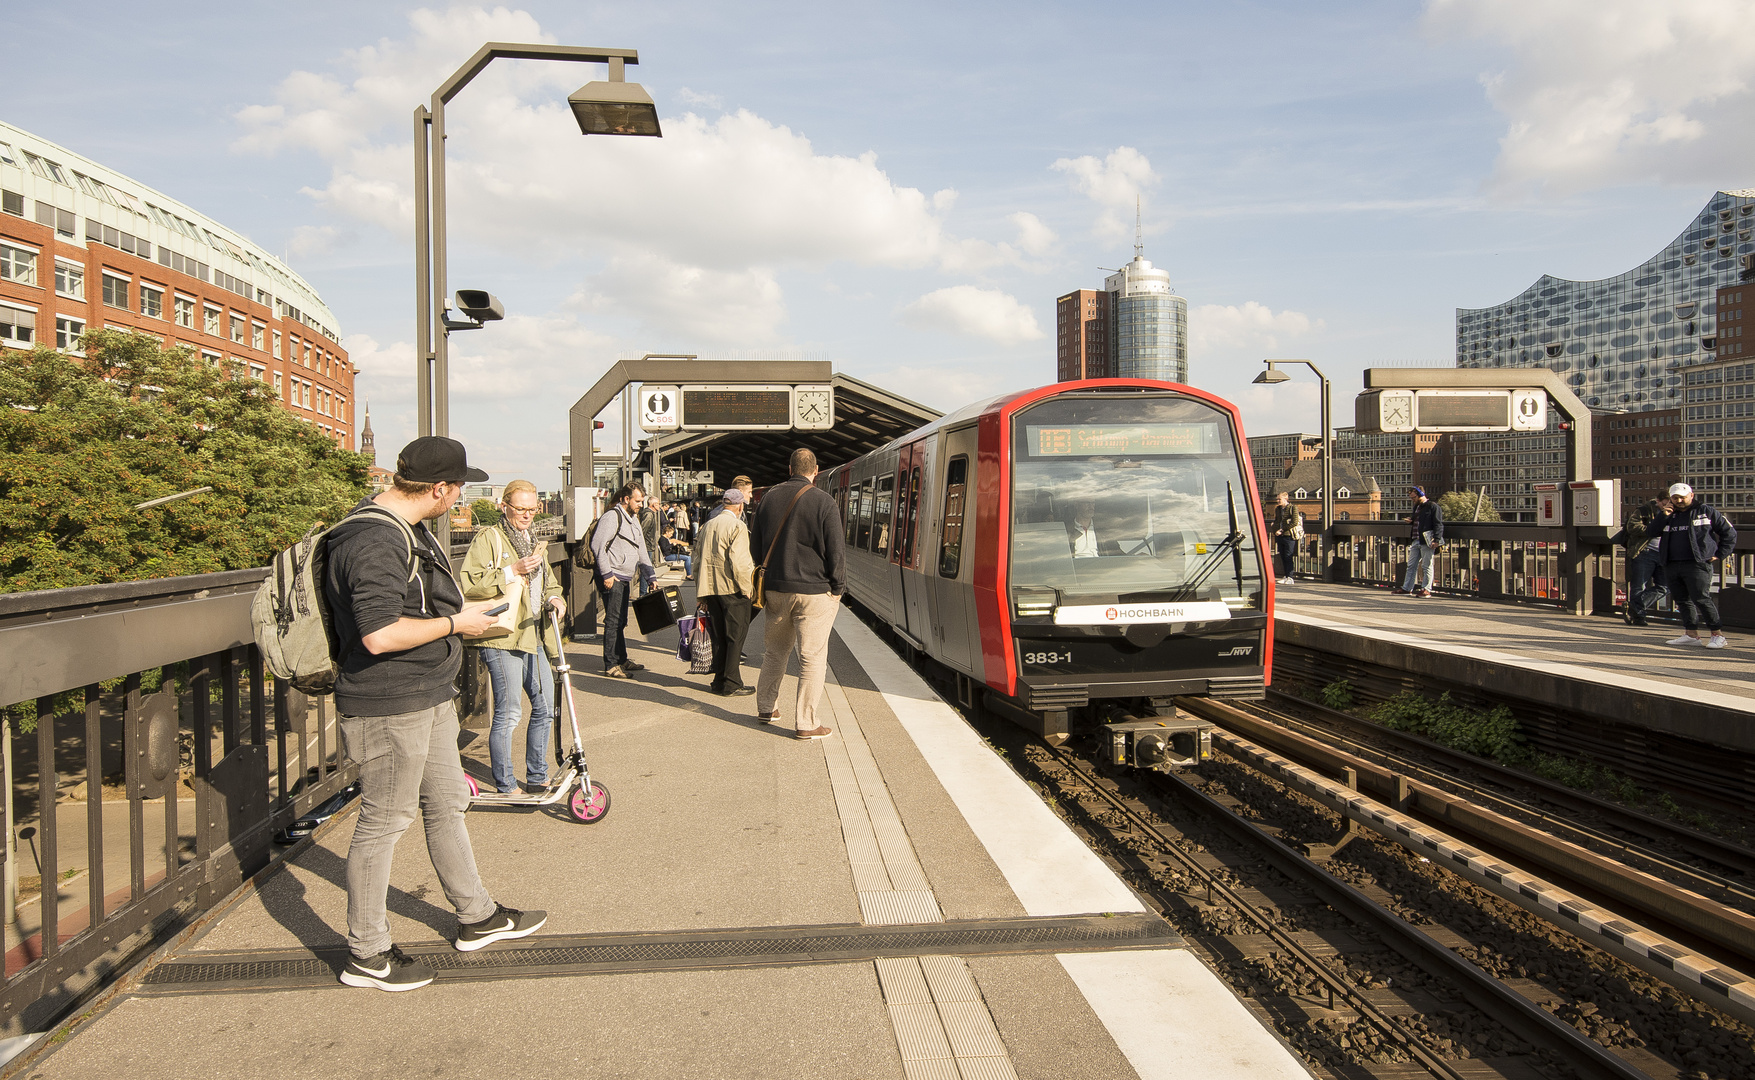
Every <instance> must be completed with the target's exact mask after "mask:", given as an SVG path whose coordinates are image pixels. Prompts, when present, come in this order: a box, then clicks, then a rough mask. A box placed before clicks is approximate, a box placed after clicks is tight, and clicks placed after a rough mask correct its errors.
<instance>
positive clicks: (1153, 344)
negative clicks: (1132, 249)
mask: <svg viewBox="0 0 1755 1080" xmlns="http://www.w3.org/2000/svg"><path fill="white" fill-rule="evenodd" d="M1103 289H1104V291H1105V292H1108V293H1111V294H1112V295H1113V297H1114V300H1113V303H1112V304H1111V305H1110V311H1111V312H1112V313H1113V314H1112V315H1111V325H1112V326H1113V327H1114V330H1113V332H1112V333H1111V335H1110V340H1111V341H1112V342H1113V343H1114V344H1113V345H1112V346H1111V347H1112V348H1113V350H1114V352H1113V354H1112V355H1113V356H1114V358H1115V359H1114V363H1113V364H1112V365H1111V368H1110V373H1111V374H1112V375H1113V376H1114V377H1116V378H1120V379H1159V380H1162V381H1164V382H1174V383H1186V382H1187V381H1188V301H1186V300H1184V299H1183V298H1182V297H1180V296H1177V295H1176V294H1175V293H1173V292H1171V291H1170V274H1169V273H1168V272H1167V271H1164V270H1160V269H1158V268H1157V267H1155V266H1153V265H1152V264H1151V262H1150V261H1149V260H1147V259H1146V258H1145V257H1144V256H1142V255H1135V256H1134V257H1133V260H1132V261H1131V262H1129V263H1128V264H1127V265H1126V266H1124V267H1122V268H1121V269H1120V270H1118V271H1116V272H1115V273H1113V274H1111V275H1109V277H1108V278H1106V279H1105V280H1104V282H1103Z"/></svg>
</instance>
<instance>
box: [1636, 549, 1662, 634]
mask: <svg viewBox="0 0 1755 1080" xmlns="http://www.w3.org/2000/svg"><path fill="white" fill-rule="evenodd" d="M1661 570H1662V564H1661V563H1659V562H1658V557H1657V552H1655V551H1648V552H1645V553H1643V554H1640V555H1635V556H1634V557H1633V559H1632V560H1631V561H1629V562H1628V564H1627V618H1628V619H1629V620H1631V621H1632V622H1636V623H1637V622H1644V621H1645V613H1646V612H1647V611H1649V610H1651V606H1652V605H1653V604H1655V603H1657V600H1658V597H1659V596H1662V595H1663V587H1662V586H1661V585H1656V584H1654V583H1653V581H1652V579H1653V578H1656V577H1658V576H1659V574H1660V572H1661Z"/></svg>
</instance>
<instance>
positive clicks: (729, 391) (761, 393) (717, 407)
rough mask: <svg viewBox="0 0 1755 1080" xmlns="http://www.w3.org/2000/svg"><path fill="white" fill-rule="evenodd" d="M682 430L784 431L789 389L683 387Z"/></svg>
mask: <svg viewBox="0 0 1755 1080" xmlns="http://www.w3.org/2000/svg"><path fill="white" fill-rule="evenodd" d="M682 426H683V428H685V429H688V430H698V429H712V430H725V429H732V430H736V429H739V428H744V429H750V430H762V429H775V430H782V431H783V430H786V429H788V428H790V427H792V388H791V387H787V386H781V387H773V386H751V387H735V386H685V387H683V388H682Z"/></svg>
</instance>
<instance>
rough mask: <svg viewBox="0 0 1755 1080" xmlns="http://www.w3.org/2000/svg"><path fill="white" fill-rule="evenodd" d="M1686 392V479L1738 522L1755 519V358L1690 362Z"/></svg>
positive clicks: (1753, 523) (1685, 383) (1684, 393)
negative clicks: (1693, 363) (1702, 362)
mask: <svg viewBox="0 0 1755 1080" xmlns="http://www.w3.org/2000/svg"><path fill="white" fill-rule="evenodd" d="M1751 299H1752V300H1755V297H1752V298H1751ZM1682 393H1683V399H1682V400H1683V404H1682V479H1684V480H1685V481H1686V482H1687V483H1688V484H1689V486H1691V487H1692V488H1694V490H1695V491H1697V492H1699V493H1700V496H1701V498H1703V499H1705V500H1706V501H1707V502H1708V503H1711V504H1712V505H1713V506H1716V507H1718V508H1719V509H1720V510H1721V511H1723V512H1724V514H1725V516H1726V517H1728V518H1730V519H1731V520H1732V521H1733V522H1735V523H1736V524H1738V525H1740V526H1741V525H1755V359H1752V358H1748V357H1738V358H1736V359H1733V360H1720V361H1718V362H1716V363H1711V364H1697V365H1695V366H1694V367H1691V368H1688V369H1686V370H1685V371H1684V372H1683V383H1682Z"/></svg>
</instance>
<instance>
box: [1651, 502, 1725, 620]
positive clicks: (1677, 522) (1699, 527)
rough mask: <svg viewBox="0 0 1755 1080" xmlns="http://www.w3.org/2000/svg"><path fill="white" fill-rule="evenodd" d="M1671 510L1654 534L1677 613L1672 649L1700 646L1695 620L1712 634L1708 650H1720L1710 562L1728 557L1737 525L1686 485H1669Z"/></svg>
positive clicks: (1666, 581) (1716, 607) (1657, 523)
mask: <svg viewBox="0 0 1755 1080" xmlns="http://www.w3.org/2000/svg"><path fill="white" fill-rule="evenodd" d="M1670 503H1671V505H1670V512H1669V513H1667V514H1665V515H1664V516H1663V517H1660V518H1658V519H1657V522H1656V523H1655V525H1654V526H1653V531H1654V532H1658V533H1661V534H1662V535H1663V540H1662V541H1661V542H1660V543H1659V544H1658V561H1659V562H1661V563H1662V564H1663V567H1664V584H1665V585H1666V586H1668V588H1669V590H1670V600H1671V601H1672V602H1673V603H1674V604H1675V605H1676V610H1678V611H1680V612H1681V613H1682V636H1681V637H1677V638H1671V639H1670V641H1669V644H1671V645H1700V644H1702V642H1701V640H1700V628H1699V625H1698V624H1699V622H1701V621H1704V622H1705V623H1706V629H1707V630H1708V631H1710V632H1711V636H1710V637H1708V638H1707V639H1706V641H1705V642H1704V644H1705V645H1706V647H1707V648H1709V649H1722V648H1724V647H1725V644H1726V642H1725V635H1724V626H1723V624H1722V623H1720V622H1719V617H1718V604H1717V603H1715V602H1714V601H1713V599H1712V563H1713V560H1714V559H1722V558H1725V557H1727V556H1729V555H1730V554H1731V553H1732V551H1733V550H1735V548H1736V546H1737V527H1736V526H1735V525H1732V524H1731V523H1730V520H1729V519H1728V518H1726V517H1725V516H1724V515H1723V514H1721V513H1719V512H1718V511H1717V510H1716V509H1714V508H1713V507H1710V506H1708V505H1706V503H1705V502H1704V501H1702V500H1701V499H1699V498H1696V497H1695V495H1694V489H1693V488H1691V487H1689V486H1688V485H1687V484H1671V485H1670Z"/></svg>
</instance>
